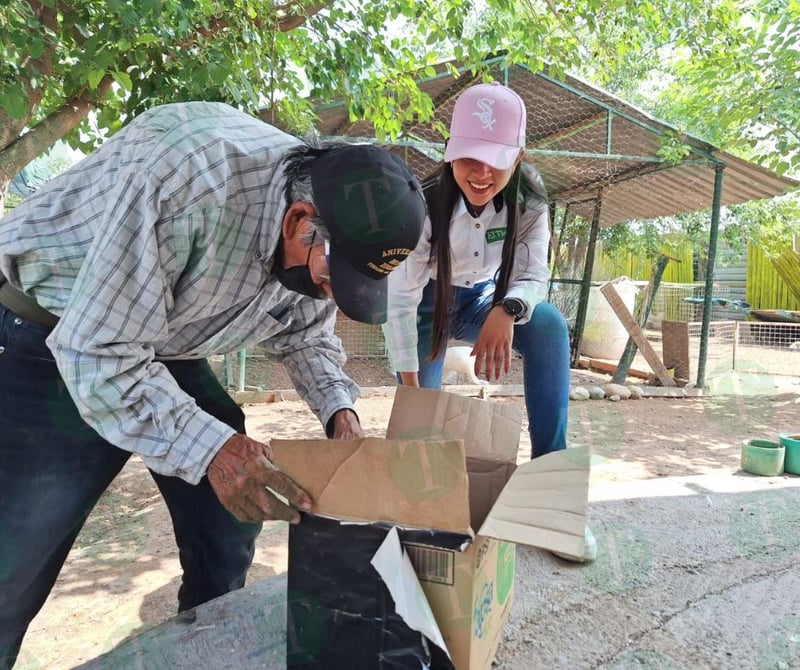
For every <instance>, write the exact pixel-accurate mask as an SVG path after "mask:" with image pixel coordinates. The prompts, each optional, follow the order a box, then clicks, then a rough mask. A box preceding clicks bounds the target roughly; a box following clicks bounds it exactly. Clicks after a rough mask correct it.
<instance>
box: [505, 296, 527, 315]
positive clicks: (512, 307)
mask: <svg viewBox="0 0 800 670" xmlns="http://www.w3.org/2000/svg"><path fill="white" fill-rule="evenodd" d="M503 308H504V309H505V310H506V312H508V313H509V314H511V316H520V315H521V314H522V312H524V311H525V305H524V304H523V303H522V301H521V300H517V299H516V298H507V299H506V300H504V301H503Z"/></svg>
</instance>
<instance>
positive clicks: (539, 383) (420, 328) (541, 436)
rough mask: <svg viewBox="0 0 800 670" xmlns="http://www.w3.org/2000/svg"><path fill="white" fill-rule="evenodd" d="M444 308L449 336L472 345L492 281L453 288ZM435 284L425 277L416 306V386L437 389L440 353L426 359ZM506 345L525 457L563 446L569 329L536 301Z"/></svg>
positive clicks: (489, 301)
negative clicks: (519, 376) (520, 407)
mask: <svg viewBox="0 0 800 670" xmlns="http://www.w3.org/2000/svg"><path fill="white" fill-rule="evenodd" d="M453 293H454V295H453V304H452V307H451V311H450V337H449V339H455V340H461V341H463V342H469V343H470V344H475V342H476V340H477V339H478V334H479V333H480V330H481V327H482V326H483V322H484V321H485V320H486V316H487V315H488V314H489V310H490V309H492V298H493V297H494V282H492V281H488V282H484V283H482V284H477V285H475V286H474V287H473V288H462V287H459V286H455V287H453ZM435 302H436V282H435V281H431V282H429V283H428V285H427V286H426V287H425V290H424V291H423V294H422V302H421V303H420V305H419V307H418V308H417V332H418V335H419V339H418V345H417V353H418V355H419V384H420V386H421V387H423V388H432V389H438V388H440V387H441V385H442V368H443V366H444V351H442V353H441V355H440V356H439V357H438V358H437V359H436V360H435V361H431V360H430V352H431V341H432V338H433V311H434V305H435ZM511 346H512V348H513V349H514V351H516V352H517V353H518V354H519V355H520V356H521V357H522V370H523V384H524V387H525V408H526V409H527V412H528V433H529V435H530V438H531V458H536V457H537V456H542V455H544V454H548V453H550V452H551V451H559V450H560V449H566V447H567V411H568V406H569V330H568V328H567V322H566V320H565V319H564V317H563V315H562V314H561V312H560V311H559V310H558V309H557V308H556V307H555V306H553V305H551V304H550V303H547V302H540V303H539V304H538V305H536V307H535V308H534V310H533V314H532V316H531V319H530V321H528V322H527V323H526V324H524V325H516V326H514V341H513V342H512V345H511Z"/></svg>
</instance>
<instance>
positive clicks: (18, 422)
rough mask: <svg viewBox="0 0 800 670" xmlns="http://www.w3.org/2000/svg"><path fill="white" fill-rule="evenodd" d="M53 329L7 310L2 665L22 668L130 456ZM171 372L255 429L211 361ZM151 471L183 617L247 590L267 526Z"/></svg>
mask: <svg viewBox="0 0 800 670" xmlns="http://www.w3.org/2000/svg"><path fill="white" fill-rule="evenodd" d="M48 332H49V329H48V328H45V327H43V326H40V325H38V324H35V323H33V322H31V321H27V320H26V319H22V318H20V317H18V316H16V315H15V314H14V313H13V312H11V311H9V310H8V309H6V308H5V307H2V306H0V670H6V669H7V668H11V667H12V665H13V663H14V661H15V659H16V656H17V654H18V652H19V648H20V645H21V644H22V638H23V636H24V635H25V631H26V630H27V628H28V625H29V624H30V622H31V620H32V619H33V617H34V616H35V615H36V613H37V612H38V611H39V609H40V608H41V607H42V605H43V604H44V602H45V600H46V599H47V596H48V594H49V593H50V590H51V588H52V587H53V584H54V583H55V581H56V577H57V576H58V573H59V571H60V570H61V566H62V565H63V563H64V560H65V559H66V557H67V554H68V553H69V551H70V548H71V547H72V544H73V542H74V541H75V538H76V537H77V535H78V532H79V531H80V530H81V527H82V526H83V524H84V522H85V521H86V518H87V517H88V516H89V512H91V510H92V508H93V507H94V506H95V504H96V503H97V501H98V499H99V498H100V496H101V495H102V493H103V491H105V490H106V488H107V487H108V485H109V484H110V483H111V481H112V480H113V479H114V477H115V476H116V475H117V473H119V471H120V470H121V469H122V467H123V465H125V463H126V462H127V460H128V458H129V457H130V453H128V452H126V451H123V450H122V449H118V448H117V447H114V446H112V445H111V444H109V443H108V442H106V441H104V440H103V439H101V438H100V437H99V435H98V434H97V433H96V432H95V431H94V430H93V429H92V428H90V427H89V426H88V425H87V424H86V423H85V422H84V421H83V420H82V419H81V417H80V415H79V414H78V410H77V408H76V407H75V405H74V403H73V402H72V399H71V398H70V396H69V394H68V392H67V390H66V389H65V387H64V383H63V381H62V380H61V377H60V375H59V373H58V370H57V368H56V364H55V361H54V360H53V357H52V355H51V353H50V351H49V349H48V348H47V346H46V345H45V338H46V337H47V334H48ZM166 365H167V367H168V368H169V370H170V372H171V373H172V375H173V376H174V377H175V379H176V380H177V382H178V384H179V385H180V386H181V388H182V389H184V390H185V391H186V392H187V393H189V395H191V396H192V397H193V398H194V399H195V400H196V402H197V404H198V405H199V406H200V407H201V408H202V409H204V410H205V411H207V412H209V413H210V414H212V415H214V416H216V417H217V418H219V419H220V420H222V421H224V422H226V423H227V424H228V425H230V426H232V427H233V428H235V429H236V430H237V431H239V432H244V413H243V412H242V410H241V409H240V408H239V407H238V406H237V405H236V404H235V403H234V402H233V400H232V399H231V398H230V396H229V395H228V394H227V393H226V392H225V390H224V389H223V388H222V387H221V385H220V384H219V382H218V381H217V379H216V378H215V376H214V374H213V372H212V371H211V368H210V367H209V365H208V363H206V362H205V361H173V362H168V363H167V364H166ZM150 474H151V476H152V477H153V479H154V480H155V482H156V484H157V486H158V488H159V490H160V492H161V495H162V496H163V498H164V501H165V502H166V504H167V507H168V509H169V512H170V515H171V517H172V524H173V529H174V531H175V539H176V542H177V545H178V549H179V556H180V562H181V566H182V568H183V580H182V583H181V586H180V589H179V591H178V609H179V611H182V610H186V609H189V608H191V607H194V606H195V605H199V604H201V603H203V602H206V601H208V600H211V599H212V598H215V597H217V596H220V595H222V594H224V593H227V592H228V591H232V590H233V589H237V588H241V587H242V586H244V582H245V577H246V575H247V571H248V569H249V568H250V564H251V562H252V560H253V553H254V548H255V538H256V537H257V536H258V534H259V532H260V530H261V524H243V523H240V522H239V521H237V520H236V519H235V518H234V517H233V516H232V515H231V514H230V513H229V512H227V511H226V510H225V509H224V508H223V507H222V505H221V504H220V503H219V501H218V500H217V497H216V495H215V494H214V491H213V490H212V489H211V487H210V485H209V483H208V480H207V479H205V478H204V479H203V480H202V481H201V482H200V484H198V485H197V486H193V485H191V484H188V483H186V482H184V481H183V480H181V479H178V478H176V477H165V476H163V475H159V474H156V473H154V472H152V471H151V473H150Z"/></svg>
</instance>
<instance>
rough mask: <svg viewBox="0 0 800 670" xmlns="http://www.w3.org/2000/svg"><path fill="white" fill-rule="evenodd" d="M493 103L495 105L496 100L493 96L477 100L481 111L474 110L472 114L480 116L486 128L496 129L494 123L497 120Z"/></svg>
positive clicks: (479, 118)
mask: <svg viewBox="0 0 800 670" xmlns="http://www.w3.org/2000/svg"><path fill="white" fill-rule="evenodd" d="M492 105H494V100H492V99H491V98H479V99H478V102H477V106H478V110H479V111H477V112H472V116H476V117H478V120H479V121H480V122H481V125H482V126H483V129H484V130H494V124H495V121H497V119H495V118H494V113H493V111H492Z"/></svg>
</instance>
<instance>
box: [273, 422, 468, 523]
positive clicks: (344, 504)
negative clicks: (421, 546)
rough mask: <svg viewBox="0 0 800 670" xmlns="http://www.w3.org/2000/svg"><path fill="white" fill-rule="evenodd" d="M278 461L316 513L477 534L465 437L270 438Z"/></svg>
mask: <svg viewBox="0 0 800 670" xmlns="http://www.w3.org/2000/svg"><path fill="white" fill-rule="evenodd" d="M270 444H271V446H272V452H273V456H274V461H275V464H276V465H277V466H278V467H279V468H280V469H281V470H283V471H284V472H285V473H286V474H288V475H289V476H290V477H291V478H292V479H294V481H296V482H297V483H298V484H299V485H300V486H301V487H302V488H303V489H304V490H305V491H306V492H307V493H308V494H309V495H310V496H311V498H312V500H313V501H314V507H313V508H312V510H311V511H312V512H313V513H314V514H319V515H322V516H330V517H334V518H336V519H341V520H345V521H360V522H369V523H372V522H381V521H382V522H387V523H392V524H398V525H400V526H401V527H404V528H426V529H427V528H432V529H435V530H444V531H451V532H456V533H464V534H470V533H471V530H470V519H469V504H468V495H469V493H468V486H467V476H466V467H465V459H464V444H463V442H461V441H460V440H441V441H439V440H420V439H417V440H384V439H381V438H365V439H363V440H270Z"/></svg>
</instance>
